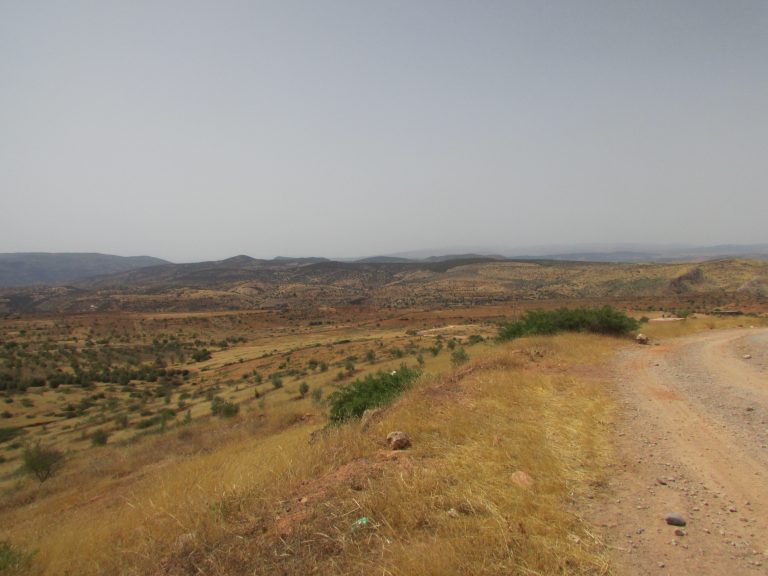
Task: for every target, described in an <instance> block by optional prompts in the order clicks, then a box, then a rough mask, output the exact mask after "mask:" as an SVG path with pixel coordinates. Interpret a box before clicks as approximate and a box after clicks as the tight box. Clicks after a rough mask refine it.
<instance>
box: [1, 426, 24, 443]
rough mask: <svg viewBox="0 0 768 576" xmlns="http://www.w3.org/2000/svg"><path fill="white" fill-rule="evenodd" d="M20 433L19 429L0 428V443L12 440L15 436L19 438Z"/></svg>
mask: <svg viewBox="0 0 768 576" xmlns="http://www.w3.org/2000/svg"><path fill="white" fill-rule="evenodd" d="M21 432H22V430H21V428H0V443H2V442H8V440H13V439H14V438H16V436H20V435H21Z"/></svg>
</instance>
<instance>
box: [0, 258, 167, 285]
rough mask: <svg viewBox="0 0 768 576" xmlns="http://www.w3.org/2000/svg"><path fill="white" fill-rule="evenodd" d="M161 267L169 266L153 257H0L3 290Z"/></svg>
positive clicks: (0, 280) (0, 283)
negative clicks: (163, 265) (162, 265)
mask: <svg viewBox="0 0 768 576" xmlns="http://www.w3.org/2000/svg"><path fill="white" fill-rule="evenodd" d="M158 264H168V262H166V261H165V260H161V259H160V258H153V257H151V256H112V255H110V254H97V253H66V252H62V253H47V252H19V253H7V254H0V288H7V287H14V286H29V285H33V284H63V283H72V282H76V281H78V280H82V279H84V278H89V277H92V276H98V275H103V274H114V273H118V272H124V271H126V270H134V269H136V268H142V267H144V266H155V265H158Z"/></svg>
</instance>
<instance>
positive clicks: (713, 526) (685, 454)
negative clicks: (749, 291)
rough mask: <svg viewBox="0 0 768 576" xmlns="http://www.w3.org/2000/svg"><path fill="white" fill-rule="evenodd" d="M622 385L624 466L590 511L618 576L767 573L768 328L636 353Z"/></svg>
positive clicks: (620, 367)
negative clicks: (679, 522)
mask: <svg viewBox="0 0 768 576" xmlns="http://www.w3.org/2000/svg"><path fill="white" fill-rule="evenodd" d="M747 355H748V356H751V357H749V358H747V357H746V356H747ZM615 375H616V376H615V377H616V380H617V381H618V389H619V394H620V396H621V401H622V403H623V408H624V411H623V413H624V418H623V420H622V421H621V423H620V424H619V428H618V430H617V435H618V445H619V457H620V464H619V465H618V466H617V468H616V469H615V471H614V473H613V474H612V475H611V479H610V482H609V487H608V488H609V489H608V494H609V496H608V498H607V499H604V500H595V501H593V502H592V506H591V507H592V510H591V515H592V518H593V520H594V521H595V522H596V523H597V525H598V526H599V533H600V536H601V537H602V538H603V540H604V542H605V543H606V544H607V545H608V546H609V547H610V550H611V553H612V556H613V558H614V562H613V563H614V568H615V572H616V573H617V574H624V575H635V574H638V575H641V574H654V575H656V574H697V575H710V574H712V575H714V574H718V575H719V574H728V575H740V574H768V330H765V329H738V330H727V331H711V332H707V333H703V334H697V335H694V336H689V337H686V338H679V339H674V340H668V341H665V342H661V343H659V344H658V345H651V346H634V347H632V348H629V349H627V350H625V351H623V352H621V353H620V355H619V357H618V359H617V362H616V365H615ZM669 513H675V514H679V515H680V516H682V517H683V518H684V519H685V520H686V523H687V524H686V526H685V527H682V528H677V527H675V526H670V525H667V523H666V522H665V519H664V518H665V516H666V515H667V514H669Z"/></svg>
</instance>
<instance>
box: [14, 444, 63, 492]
mask: <svg viewBox="0 0 768 576" xmlns="http://www.w3.org/2000/svg"><path fill="white" fill-rule="evenodd" d="M21 459H22V463H23V468H24V470H26V471H27V472H28V473H30V474H32V475H34V476H35V477H36V478H37V479H38V480H39V481H40V483H41V484H42V483H43V482H45V481H46V480H48V478H50V477H51V476H53V474H54V473H55V472H56V471H57V470H58V469H59V468H60V467H61V465H62V463H63V460H64V454H63V453H62V452H61V451H59V450H56V449H55V448H48V447H45V446H41V445H40V442H38V443H37V444H35V445H34V446H27V447H26V448H24V452H23V453H22V455H21Z"/></svg>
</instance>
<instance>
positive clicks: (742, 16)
mask: <svg viewBox="0 0 768 576" xmlns="http://www.w3.org/2000/svg"><path fill="white" fill-rule="evenodd" d="M767 222H768V2H766V1H765V0H758V1H754V2H749V1H739V0H728V1H726V0H722V1H719V2H709V1H706V0H691V1H687V2H684V1H673V0H659V1H642V2H641V1H633V2H630V1H625V2H621V1H616V0H606V1H584V2H577V1H573V0H563V1H561V2H555V1H544V0H537V1H530V2H515V1H508V2H491V1H469V0H467V1H465V2H455V1H426V0H403V1H383V0H382V1H378V2H372V1H363V0H354V1H320V0H307V1H303V2H295V1H291V0H276V1H274V2H271V1H242V2H240V1H226V0H224V1H213V0H209V1H206V2H200V1H192V0H178V1H155V0H153V1H139V0H130V1H129V0H125V1H109V0H92V1H84V0H68V1H66V2H61V1H50V2H47V1H37V0H33V1H30V0H0V252H12V251H100V252H107V253H114V254H122V255H136V254H150V255H154V256H160V257H164V258H168V259H171V260H176V261H190V260H199V259H213V258H223V257H228V256H232V255H235V254H240V253H245V254H249V255H252V256H256V257H272V256H275V255H278V254H280V255H291V256H298V255H323V256H361V255H370V254H378V253H391V252H396V251H402V250H412V249H421V248H430V247H439V246H477V247H482V246H494V247H499V246H509V247H515V246H524V245H535V244H555V243H557V244H567V243H571V242H574V243H585V242H640V241H649V242H687V243H698V244H716V243H725V242H739V243H751V242H768V225H766V224H767Z"/></svg>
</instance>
